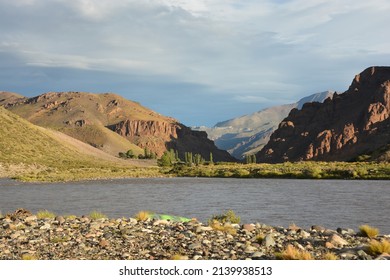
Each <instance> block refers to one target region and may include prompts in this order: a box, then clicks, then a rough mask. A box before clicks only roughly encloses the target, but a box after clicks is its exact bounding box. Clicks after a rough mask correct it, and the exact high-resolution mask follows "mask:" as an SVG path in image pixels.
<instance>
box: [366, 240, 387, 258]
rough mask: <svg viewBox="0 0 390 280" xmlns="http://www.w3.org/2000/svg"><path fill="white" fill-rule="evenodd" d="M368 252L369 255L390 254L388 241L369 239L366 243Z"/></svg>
mask: <svg viewBox="0 0 390 280" xmlns="http://www.w3.org/2000/svg"><path fill="white" fill-rule="evenodd" d="M368 253H369V254H370V255H380V254H383V253H386V254H390V242H389V241H387V240H383V241H377V240H371V242H370V243H369V244H368Z"/></svg>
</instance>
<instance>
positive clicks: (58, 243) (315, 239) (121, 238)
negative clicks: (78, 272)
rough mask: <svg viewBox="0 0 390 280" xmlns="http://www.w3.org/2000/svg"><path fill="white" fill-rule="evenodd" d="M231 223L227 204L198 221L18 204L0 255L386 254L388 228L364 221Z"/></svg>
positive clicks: (2, 220)
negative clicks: (346, 224)
mask: <svg viewBox="0 0 390 280" xmlns="http://www.w3.org/2000/svg"><path fill="white" fill-rule="evenodd" d="M151 217H154V218H151ZM155 217H160V218H157V219H156V218H155ZM161 217H162V218H161ZM168 217H169V216H168ZM173 217H175V216H173ZM239 222H240V219H239V217H237V216H236V215H235V214H234V212H233V211H231V210H229V211H228V212H226V213H224V214H221V215H215V216H213V217H211V218H210V220H209V221H208V223H207V224H203V223H201V222H199V221H197V220H196V219H185V220H176V221H170V220H169V218H167V219H165V218H164V215H153V216H151V215H149V214H148V213H147V212H140V213H138V214H137V215H136V216H135V217H133V218H126V217H122V218H117V219H112V218H108V217H107V216H106V215H104V214H102V213H100V212H98V211H93V212H91V213H90V214H89V215H85V216H75V215H67V216H58V215H56V214H54V213H52V212H49V211H47V210H44V211H39V212H38V213H36V214H33V213H31V212H29V211H28V210H25V209H18V210H16V211H15V212H14V213H7V214H4V215H1V214H0V228H1V230H0V259H2V260H39V259H41V260H52V259H58V260H65V259H71V260H85V259H91V260H246V259H257V260H261V259H264V260H373V259H376V260H389V259H390V235H381V234H380V233H379V231H378V229H376V228H373V227H371V226H369V225H362V226H360V228H359V231H357V232H355V231H354V230H353V229H348V228H337V229H336V230H333V229H327V228H324V227H322V226H319V225H313V226H312V227H311V228H309V229H303V228H300V227H299V226H297V225H295V224H292V225H290V226H289V227H287V228H283V227H274V226H270V225H265V224H260V223H257V224H240V223H239Z"/></svg>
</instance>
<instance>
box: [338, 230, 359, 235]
mask: <svg viewBox="0 0 390 280" xmlns="http://www.w3.org/2000/svg"><path fill="white" fill-rule="evenodd" d="M337 232H338V233H339V234H341V235H354V234H356V233H355V231H354V230H353V229H350V228H337Z"/></svg>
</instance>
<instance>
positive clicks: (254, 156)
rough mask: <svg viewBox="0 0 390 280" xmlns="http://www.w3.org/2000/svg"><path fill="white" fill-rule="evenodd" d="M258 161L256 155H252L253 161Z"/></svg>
mask: <svg viewBox="0 0 390 280" xmlns="http://www.w3.org/2000/svg"><path fill="white" fill-rule="evenodd" d="M256 162H257V159H256V155H252V163H256Z"/></svg>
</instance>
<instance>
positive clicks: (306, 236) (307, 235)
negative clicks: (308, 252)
mask: <svg viewBox="0 0 390 280" xmlns="http://www.w3.org/2000/svg"><path fill="white" fill-rule="evenodd" d="M299 234H300V235H301V236H302V238H309V237H310V233H308V232H307V231H304V230H301V231H300V232H299Z"/></svg>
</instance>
